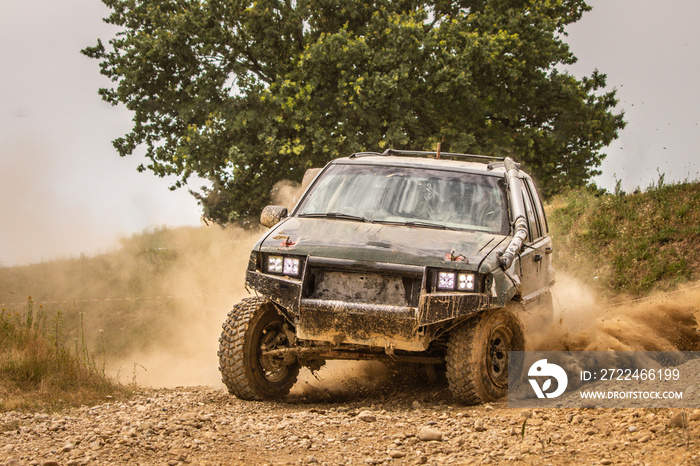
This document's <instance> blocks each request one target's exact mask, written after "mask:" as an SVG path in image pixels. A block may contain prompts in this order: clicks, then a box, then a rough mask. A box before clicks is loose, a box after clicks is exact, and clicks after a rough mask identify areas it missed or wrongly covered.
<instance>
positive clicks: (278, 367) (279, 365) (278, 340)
mask: <svg viewBox="0 0 700 466" xmlns="http://www.w3.org/2000/svg"><path fill="white" fill-rule="evenodd" d="M286 341H287V339H286V337H285V334H284V330H283V329H282V322H278V321H276V322H270V323H268V324H267V325H266V326H265V327H264V328H263V330H262V332H261V334H260V344H259V345H258V366H259V369H260V373H261V374H262V375H263V377H265V379H266V380H268V381H269V382H272V383H279V382H283V381H284V380H285V379H286V378H287V377H288V375H289V370H288V369H287V366H285V365H284V364H283V359H282V358H281V357H273V356H263V352H264V351H269V350H271V349H276V348H282V347H286V346H287V345H286V344H284V343H286Z"/></svg>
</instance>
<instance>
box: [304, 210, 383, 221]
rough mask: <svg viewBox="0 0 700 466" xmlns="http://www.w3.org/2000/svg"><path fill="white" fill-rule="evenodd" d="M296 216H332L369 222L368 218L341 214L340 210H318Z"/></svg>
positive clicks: (339, 218)
mask: <svg viewBox="0 0 700 466" xmlns="http://www.w3.org/2000/svg"><path fill="white" fill-rule="evenodd" d="M297 217H308V218H333V219H338V220H353V221H355V222H369V221H370V220H369V219H366V218H364V217H360V216H359V215H350V214H343V213H341V212H319V213H313V214H299V215H297Z"/></svg>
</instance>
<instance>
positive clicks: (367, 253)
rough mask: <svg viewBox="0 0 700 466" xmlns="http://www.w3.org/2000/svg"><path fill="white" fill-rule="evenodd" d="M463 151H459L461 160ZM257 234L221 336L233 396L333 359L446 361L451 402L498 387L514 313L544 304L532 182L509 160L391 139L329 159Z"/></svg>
mask: <svg viewBox="0 0 700 466" xmlns="http://www.w3.org/2000/svg"><path fill="white" fill-rule="evenodd" d="M460 157H461V158H462V159H465V160H462V159H460V160H455V159H458V158H460ZM261 222H262V223H263V224H264V225H265V226H268V227H271V228H270V230H268V231H267V232H266V233H265V234H264V235H263V236H262V238H261V239H260V240H259V241H258V242H257V244H256V245H255V247H254V249H253V251H252V253H251V255H250V262H249V265H248V269H247V272H246V286H247V288H248V289H249V290H253V291H254V293H255V295H256V296H255V297H251V298H247V299H244V300H243V301H242V302H241V303H239V304H237V305H235V306H234V308H233V310H232V311H231V312H230V313H229V315H228V318H227V320H226V322H225V323H224V325H223V332H222V334H221V338H220V340H219V343H220V345H219V352H218V355H219V363H220V367H219V368H220V370H221V374H222V377H223V382H224V384H225V385H226V386H227V387H228V389H229V391H230V392H231V393H232V394H234V395H236V396H237V397H239V398H243V399H250V400H259V399H270V398H278V397H281V396H283V395H286V394H287V393H288V392H289V390H290V388H291V387H292V385H293V384H294V382H295V381H296V379H297V375H298V373H299V369H300V367H302V366H306V367H309V368H310V369H311V370H312V371H314V370H317V369H319V368H320V367H321V366H322V365H323V364H324V363H325V361H326V360H328V359H358V360H367V359H375V360H383V361H389V362H393V363H409V364H425V365H429V366H433V367H435V366H442V367H443V368H444V369H445V371H446V376H447V381H448V384H449V388H450V390H451V392H452V394H453V395H454V397H455V398H457V400H459V401H460V402H462V403H465V404H477V403H481V402H486V401H489V400H494V399H497V398H500V397H502V396H504V395H505V394H506V393H507V388H508V385H507V384H508V352H509V351H522V350H524V345H525V342H524V340H525V337H524V330H523V326H522V324H521V318H522V317H523V316H524V315H526V314H527V313H529V312H530V310H531V309H532V308H533V307H535V306H544V307H545V308H546V307H548V304H551V295H550V291H549V287H550V285H551V284H552V282H553V270H552V265H551V257H552V256H551V253H552V242H551V239H550V237H549V235H548V232H547V221H546V218H545V213H544V210H543V208H542V203H541V200H540V196H539V194H538V192H537V188H536V186H535V184H534V183H533V181H532V179H531V178H530V176H528V175H527V174H525V173H524V172H523V171H521V170H520V167H519V165H518V164H516V163H514V161H513V160H512V159H510V158H506V159H501V160H500V161H495V160H494V158H490V157H484V156H472V155H464V154H445V153H442V154H440V153H439V152H409V151H396V150H387V151H386V152H384V153H383V154H379V153H370V152H365V153H357V154H353V155H351V156H350V157H347V158H341V159H336V160H333V161H331V162H330V163H329V164H328V165H326V167H325V168H323V169H322V170H321V171H320V173H318V175H317V176H316V177H315V179H314V180H313V182H311V183H310V185H309V187H308V188H307V189H306V191H305V192H304V194H303V196H302V197H301V198H300V200H299V202H298V203H297V204H296V206H295V207H294V208H293V209H292V212H291V214H288V212H287V209H286V208H283V207H279V206H268V207H266V208H265V209H264V210H263V212H262V215H261Z"/></svg>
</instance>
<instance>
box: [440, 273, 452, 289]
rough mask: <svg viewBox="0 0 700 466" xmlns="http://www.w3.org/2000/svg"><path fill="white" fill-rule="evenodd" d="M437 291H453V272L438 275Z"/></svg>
mask: <svg viewBox="0 0 700 466" xmlns="http://www.w3.org/2000/svg"><path fill="white" fill-rule="evenodd" d="M437 286H438V289H439V290H454V289H455V274H454V273H453V272H440V273H438V285H437Z"/></svg>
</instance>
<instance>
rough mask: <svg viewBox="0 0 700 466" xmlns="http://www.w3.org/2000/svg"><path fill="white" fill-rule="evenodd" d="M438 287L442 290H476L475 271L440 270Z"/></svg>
mask: <svg viewBox="0 0 700 466" xmlns="http://www.w3.org/2000/svg"><path fill="white" fill-rule="evenodd" d="M437 289H438V290H442V291H454V290H457V291H475V289H476V278H475V276H474V274H473V273H456V272H438V277H437Z"/></svg>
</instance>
